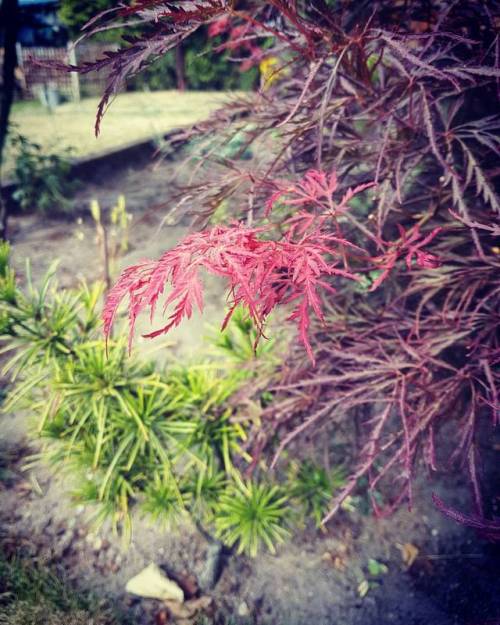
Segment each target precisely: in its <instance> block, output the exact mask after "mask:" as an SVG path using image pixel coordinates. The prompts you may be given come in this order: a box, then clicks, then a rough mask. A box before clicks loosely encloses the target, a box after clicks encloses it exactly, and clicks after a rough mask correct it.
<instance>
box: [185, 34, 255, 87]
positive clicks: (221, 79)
mask: <svg viewBox="0 0 500 625" xmlns="http://www.w3.org/2000/svg"><path fill="white" fill-rule="evenodd" d="M216 45H217V42H216V41H212V40H208V41H207V39H206V36H205V35H203V36H200V35H199V36H198V37H197V38H192V39H191V40H190V41H189V43H188V46H189V47H188V48H187V49H186V52H185V62H186V69H185V72H186V80H187V83H188V85H189V87H190V88H191V89H199V90H204V89H207V90H213V89H215V90H217V89H220V90H240V91H249V90H250V89H253V88H254V87H255V85H256V84H257V82H258V79H259V70H258V68H256V67H252V68H251V69H249V70H248V71H246V72H242V71H240V69H239V67H238V65H237V64H236V63H234V62H231V61H230V60H229V54H228V53H226V54H220V53H215V52H214V51H213V47H214V46H216Z"/></svg>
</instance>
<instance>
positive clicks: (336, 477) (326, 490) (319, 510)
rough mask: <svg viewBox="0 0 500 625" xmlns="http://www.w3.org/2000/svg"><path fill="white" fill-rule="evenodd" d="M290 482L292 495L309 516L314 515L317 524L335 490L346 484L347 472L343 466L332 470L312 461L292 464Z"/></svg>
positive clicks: (319, 522) (326, 509)
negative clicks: (345, 472)
mask: <svg viewBox="0 0 500 625" xmlns="http://www.w3.org/2000/svg"><path fill="white" fill-rule="evenodd" d="M290 482H291V484H292V488H291V496H292V497H294V498H295V499H296V500H297V501H298V502H299V504H300V505H301V506H302V508H303V510H304V512H305V514H306V515H307V516H312V518H313V519H314V521H315V523H316V526H317V527H319V526H320V525H321V521H322V519H323V517H324V516H325V514H326V512H327V511H328V505H329V504H330V502H331V500H332V495H333V493H334V492H335V491H337V490H338V489H339V488H341V487H342V486H344V485H345V474H344V471H343V469H342V468H341V467H336V468H334V469H331V470H330V471H328V470H326V469H325V468H323V467H321V466H318V465H316V464H314V463H313V462H310V461H304V462H301V463H300V465H297V464H292V466H291V475H290Z"/></svg>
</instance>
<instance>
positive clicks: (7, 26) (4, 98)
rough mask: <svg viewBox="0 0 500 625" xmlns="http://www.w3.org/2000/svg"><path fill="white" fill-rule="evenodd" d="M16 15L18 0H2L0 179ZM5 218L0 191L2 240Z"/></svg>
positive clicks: (11, 87)
mask: <svg viewBox="0 0 500 625" xmlns="http://www.w3.org/2000/svg"><path fill="white" fill-rule="evenodd" d="M18 15H19V6H18V0H3V2H2V6H1V7H0V35H1V37H0V38H1V39H2V40H3V47H4V56H3V71H2V92H1V95H0V181H1V179H2V159H3V153H4V147H5V142H6V139H7V133H8V130H9V128H8V126H9V115H10V109H11V106H12V100H13V99H14V89H15V77H14V70H15V69H16V40H17V29H18V26H19V24H18ZM7 219H8V207H7V201H6V199H5V198H3V197H2V194H1V193H0V239H4V240H5V239H6V238H7Z"/></svg>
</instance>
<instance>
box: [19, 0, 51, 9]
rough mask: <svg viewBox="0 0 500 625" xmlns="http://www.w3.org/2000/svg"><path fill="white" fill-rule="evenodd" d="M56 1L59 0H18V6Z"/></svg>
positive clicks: (39, 4) (38, 4)
mask: <svg viewBox="0 0 500 625" xmlns="http://www.w3.org/2000/svg"><path fill="white" fill-rule="evenodd" d="M58 2H59V0H19V6H20V7H29V6H41V5H42V4H57V3H58Z"/></svg>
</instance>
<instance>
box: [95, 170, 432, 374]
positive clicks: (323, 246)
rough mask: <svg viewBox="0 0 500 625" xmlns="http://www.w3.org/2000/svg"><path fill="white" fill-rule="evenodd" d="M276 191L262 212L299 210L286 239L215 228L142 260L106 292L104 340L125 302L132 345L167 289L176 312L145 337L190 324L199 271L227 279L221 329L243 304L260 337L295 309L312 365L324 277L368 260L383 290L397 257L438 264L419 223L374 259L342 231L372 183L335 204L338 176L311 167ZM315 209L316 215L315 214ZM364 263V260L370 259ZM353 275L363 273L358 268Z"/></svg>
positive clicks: (199, 296) (348, 273) (326, 285)
mask: <svg viewBox="0 0 500 625" xmlns="http://www.w3.org/2000/svg"><path fill="white" fill-rule="evenodd" d="M277 186H278V190H277V191H276V192H275V193H274V194H273V195H272V196H271V198H270V199H269V201H268V202H267V204H266V210H267V213H269V212H270V211H272V207H273V205H274V204H275V203H276V202H278V201H281V202H282V203H283V204H285V205H293V206H298V207H301V210H299V211H298V212H297V214H296V215H294V216H293V217H292V218H290V219H288V220H286V222H285V224H284V225H285V228H286V231H285V234H284V235H283V236H282V237H281V238H279V239H272V238H271V237H270V235H272V231H273V226H272V225H269V226H263V227H259V228H251V227H248V226H245V225H243V224H241V223H234V224H233V225H230V226H217V227H214V228H211V229H208V230H204V231H202V232H197V233H194V234H191V235H189V236H187V237H186V238H185V239H183V240H182V241H181V242H180V243H179V244H178V245H176V246H175V247H174V248H172V249H170V250H168V251H167V252H165V253H164V254H163V255H162V256H161V257H160V258H159V259H158V260H157V261H150V260H145V261H143V262H141V263H139V264H137V265H134V266H132V267H128V268H127V269H125V271H123V273H122V274H121V276H120V278H119V279H118V281H117V282H116V284H115V285H114V287H113V288H112V289H111V290H110V292H109V294H108V296H107V299H106V304H105V307H104V312H103V320H104V332H105V335H106V337H109V335H110V332H111V329H112V325H113V321H114V319H115V316H116V312H117V310H118V307H119V305H120V303H121V302H122V300H123V299H124V298H125V297H126V296H128V297H129V325H130V335H129V344H130V345H131V341H132V339H133V334H134V327H135V322H136V319H137V316H138V315H139V313H140V312H141V311H143V310H144V309H147V308H149V311H150V318H151V320H152V319H153V317H154V314H155V311H156V308H157V304H158V300H159V298H160V297H161V296H162V295H163V293H164V291H165V287H166V286H167V285H169V286H170V292H169V293H168V294H167V295H166V297H165V300H164V303H163V313H165V312H166V311H167V310H168V309H169V307H171V306H172V307H173V312H171V313H170V314H169V316H168V320H167V323H166V324H165V325H163V326H162V327H161V328H159V329H157V330H154V331H153V332H151V333H149V334H146V335H145V337H146V338H154V337H156V336H159V335H161V334H165V333H167V332H168V331H169V330H171V329H172V328H174V327H176V326H178V325H179V324H180V323H181V322H182V321H183V319H185V318H187V319H189V318H190V317H191V315H192V313H193V310H194V309H195V307H197V308H198V309H199V310H200V312H203V284H202V281H201V277H200V270H201V269H205V270H206V271H208V272H209V273H211V274H213V275H216V276H220V277H222V278H224V279H225V280H226V282H227V296H228V301H229V312H228V313H227V314H226V316H225V318H224V321H223V323H222V330H224V328H225V327H226V325H227V323H228V322H229V320H230V318H231V316H232V314H233V312H234V310H235V309H236V308H237V307H238V306H240V305H242V306H243V307H244V308H246V310H247V311H248V314H249V316H250V317H251V319H252V320H253V322H254V323H255V326H256V328H257V330H258V334H257V336H258V339H259V338H260V337H262V336H263V334H264V328H265V323H266V319H267V317H268V316H269V314H270V313H271V312H272V311H273V310H274V309H275V308H276V306H279V305H286V304H293V310H292V311H291V313H290V315H289V317H288V318H289V320H291V321H295V322H296V324H297V327H298V331H299V336H300V340H301V341H302V343H303V345H304V347H305V349H306V351H307V354H308V356H309V358H310V360H311V362H312V363H313V364H314V363H315V358H314V353H313V349H312V347H311V343H310V341H309V327H310V323H311V314H314V315H315V316H316V317H317V319H319V320H320V321H324V317H323V312H322V302H321V291H322V290H326V291H330V292H331V293H335V286H334V285H333V284H332V283H331V282H329V281H328V278H331V277H336V278H344V279H348V280H359V279H360V275H361V274H360V273H355V272H353V271H352V270H351V267H350V261H351V259H352V257H353V258H354V259H357V260H358V261H359V259H363V260H364V263H363V265H364V267H365V271H366V267H371V268H373V263H375V264H376V266H377V267H379V268H381V269H382V272H381V274H380V276H379V277H378V278H377V280H376V281H375V282H374V284H373V287H372V288H374V287H377V286H378V285H380V284H381V283H382V282H383V280H384V279H385V278H386V277H387V276H388V275H389V273H390V271H391V269H393V268H394V266H395V264H396V262H397V260H398V259H399V258H400V257H401V256H405V257H406V264H407V266H408V268H409V269H410V268H411V261H412V258H413V256H415V257H416V262H417V264H418V265H419V266H421V267H437V266H439V260H438V258H437V257H436V256H434V255H432V254H429V253H426V252H423V251H422V249H421V248H422V247H423V246H424V245H426V244H427V243H429V242H430V241H431V240H432V239H433V238H434V237H435V236H436V234H437V233H438V231H439V229H438V228H436V229H434V230H433V231H432V232H431V233H430V234H428V235H427V236H425V237H424V238H421V237H420V231H419V228H418V226H415V227H414V228H412V230H411V231H410V232H409V233H405V231H404V230H403V229H402V228H401V229H400V234H401V239H400V240H399V241H397V242H395V243H385V242H384V241H382V240H381V239H377V242H378V244H379V246H382V247H386V248H387V252H386V253H385V254H384V255H382V256H378V257H375V258H370V257H369V255H368V254H367V253H366V252H365V251H364V250H363V249H362V248H360V247H359V246H358V245H356V244H354V243H352V242H351V241H349V240H348V239H347V238H346V237H345V236H344V235H343V233H342V230H341V227H340V225H339V223H338V221H337V219H336V218H337V217H338V216H339V215H341V214H342V213H344V212H345V211H346V210H347V208H348V206H347V203H348V202H349V200H350V199H352V198H353V197H354V196H355V195H356V194H358V193H360V192H361V191H364V190H365V189H367V188H369V187H371V186H372V184H371V183H369V184H363V185H360V186H358V187H356V188H354V189H349V190H348V191H347V193H345V194H344V196H343V197H342V198H341V199H340V201H339V202H338V203H335V202H334V199H333V194H334V193H335V191H336V189H337V175H336V173H335V172H332V173H331V174H330V175H327V174H326V173H325V172H323V171H317V170H310V171H308V172H307V173H306V174H305V176H304V177H303V179H301V180H300V181H299V182H298V183H297V184H295V185H293V184H292V185H288V186H283V185H277ZM304 207H308V208H309V209H314V208H316V209H318V208H319V209H320V210H319V212H318V211H317V210H316V212H315V211H314V210H306V209H305V208H304ZM367 261H368V262H367ZM357 271H358V272H359V271H360V268H359V267H358V269H357Z"/></svg>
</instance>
